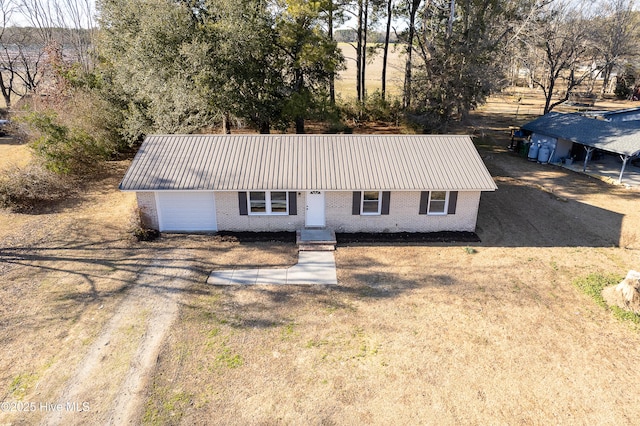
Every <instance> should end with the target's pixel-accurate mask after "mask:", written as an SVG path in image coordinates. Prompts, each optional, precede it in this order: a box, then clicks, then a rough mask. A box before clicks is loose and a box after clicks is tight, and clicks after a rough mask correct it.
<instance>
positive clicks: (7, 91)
mask: <svg viewBox="0 0 640 426" xmlns="http://www.w3.org/2000/svg"><path fill="white" fill-rule="evenodd" d="M0 89H2V97H3V98H4V103H5V105H6V109H7V110H9V109H11V87H9V88H7V87H6V86H5V85H4V77H3V76H2V74H1V73H0Z"/></svg>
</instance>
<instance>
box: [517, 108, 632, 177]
mask: <svg viewBox="0 0 640 426" xmlns="http://www.w3.org/2000/svg"><path fill="white" fill-rule="evenodd" d="M522 129H523V130H526V131H527V132H530V133H532V134H538V135H543V136H547V137H551V138H555V139H557V140H567V141H570V142H573V152H574V153H575V149H576V148H577V147H576V144H580V145H582V147H583V149H584V150H585V151H586V155H585V158H584V162H583V165H582V171H583V172H586V170H587V167H588V165H589V161H590V160H591V158H592V155H593V152H594V151H595V150H596V149H599V150H601V151H605V152H608V153H613V154H615V155H618V156H619V157H620V160H621V161H622V166H621V167H620V172H619V174H618V179H617V183H622V179H623V176H624V173H625V169H626V168H627V164H628V162H629V160H631V159H633V158H634V157H638V156H639V155H640V121H623V122H609V121H603V120H597V119H594V118H587V117H584V116H582V115H579V114H562V113H557V112H552V113H549V114H546V115H543V116H542V117H540V118H538V119H536V120H533V121H531V122H529V123H527V124H525V125H523V126H522Z"/></svg>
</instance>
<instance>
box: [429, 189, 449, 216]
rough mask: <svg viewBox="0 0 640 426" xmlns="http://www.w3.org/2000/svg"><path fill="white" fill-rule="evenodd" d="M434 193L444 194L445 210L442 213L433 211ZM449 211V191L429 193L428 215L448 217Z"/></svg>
mask: <svg viewBox="0 0 640 426" xmlns="http://www.w3.org/2000/svg"><path fill="white" fill-rule="evenodd" d="M434 192H444V208H443V211H441V212H432V211H431V196H432V195H433V193H434ZM448 211H449V191H429V200H428V201H427V214H428V215H430V216H446V215H447V214H448V213H447V212H448Z"/></svg>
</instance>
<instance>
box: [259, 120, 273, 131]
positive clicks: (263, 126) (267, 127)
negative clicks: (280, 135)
mask: <svg viewBox="0 0 640 426" xmlns="http://www.w3.org/2000/svg"><path fill="white" fill-rule="evenodd" d="M269 133H271V124H270V123H269V120H260V134H261V135H268V134H269Z"/></svg>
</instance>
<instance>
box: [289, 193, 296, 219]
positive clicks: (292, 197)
mask: <svg viewBox="0 0 640 426" xmlns="http://www.w3.org/2000/svg"><path fill="white" fill-rule="evenodd" d="M297 214H298V193H297V192H289V215H291V216H296V215H297Z"/></svg>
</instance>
